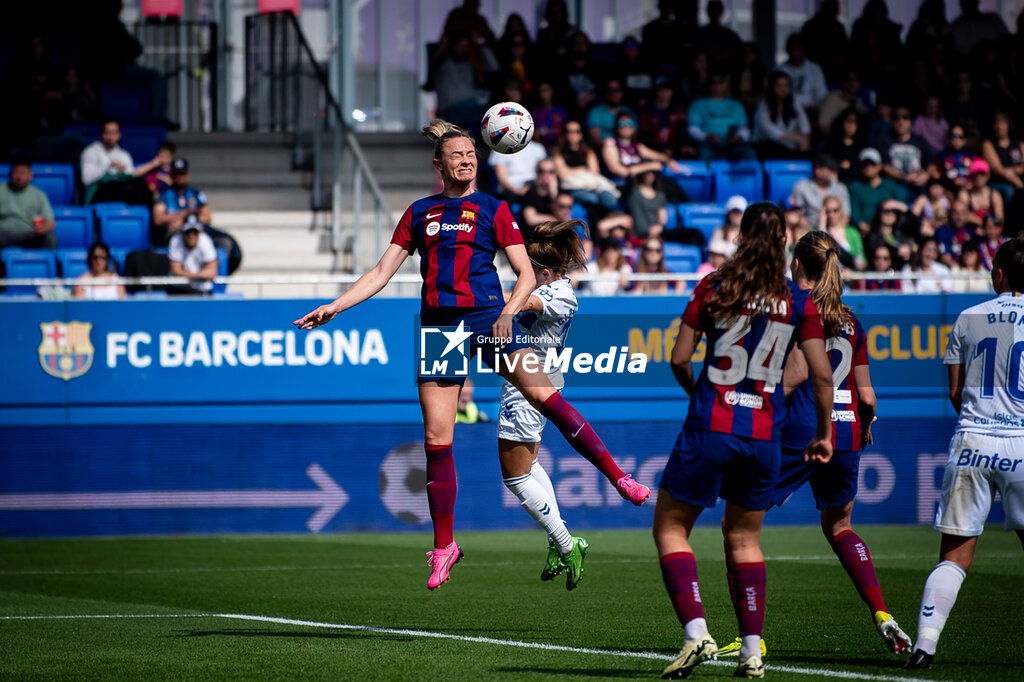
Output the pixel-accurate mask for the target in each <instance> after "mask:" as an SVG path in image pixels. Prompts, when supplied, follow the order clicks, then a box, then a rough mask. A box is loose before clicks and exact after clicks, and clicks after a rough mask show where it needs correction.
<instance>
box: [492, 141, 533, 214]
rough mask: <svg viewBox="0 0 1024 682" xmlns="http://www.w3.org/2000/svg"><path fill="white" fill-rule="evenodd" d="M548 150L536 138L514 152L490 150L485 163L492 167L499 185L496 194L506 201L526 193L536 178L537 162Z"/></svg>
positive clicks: (514, 199) (516, 198) (513, 199)
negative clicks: (506, 152) (503, 152)
mask: <svg viewBox="0 0 1024 682" xmlns="http://www.w3.org/2000/svg"><path fill="white" fill-rule="evenodd" d="M547 156H548V152H547V150H546V149H544V145H542V144H541V143H540V142H537V140H532V141H531V142H530V144H528V145H526V147H525V148H524V149H522V150H520V151H518V152H516V153H515V154H499V153H498V152H495V151H492V152H491V155H490V157H488V159H487V163H489V164H490V165H491V168H493V169H494V175H495V178H496V179H497V180H498V185H499V186H500V187H499V188H498V191H497V193H496V194H497V196H499V197H501V198H502V199H505V200H506V201H519V197H520V196H522V195H523V194H526V190H528V189H529V187H530V183H531V182H534V181H535V180H536V179H537V164H538V163H540V161H541V160H542V159H546V158H547Z"/></svg>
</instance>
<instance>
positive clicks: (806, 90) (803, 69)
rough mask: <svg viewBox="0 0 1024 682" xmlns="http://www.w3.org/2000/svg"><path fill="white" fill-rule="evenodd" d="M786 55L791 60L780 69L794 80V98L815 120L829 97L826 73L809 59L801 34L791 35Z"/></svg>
mask: <svg viewBox="0 0 1024 682" xmlns="http://www.w3.org/2000/svg"><path fill="white" fill-rule="evenodd" d="M786 54H787V55H789V59H788V60H787V61H786V62H785V63H784V64H782V66H780V67H779V70H780V71H785V72H786V73H788V74H789V77H790V78H792V79H793V97H795V98H796V103H797V104H799V105H800V106H801V107H803V109H804V111H805V112H807V116H808V118H815V116H816V115H817V112H818V107H819V106H820V105H821V101H822V100H823V99H825V96H826V95H828V86H827V85H826V84H825V73H824V72H823V71H822V70H821V67H820V66H818V65H817V64H815V63H814V62H812V61H811V60H809V59H808V58H807V48H806V47H805V46H804V39H803V38H802V37H801V36H800V34H799V33H791V34H790V36H789V38H787V39H786Z"/></svg>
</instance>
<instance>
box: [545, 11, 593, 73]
mask: <svg viewBox="0 0 1024 682" xmlns="http://www.w3.org/2000/svg"><path fill="white" fill-rule="evenodd" d="M576 33H577V30H576V27H575V26H573V25H572V24H570V23H569V9H568V8H567V7H566V5H565V0H548V3H547V5H546V6H545V7H544V25H543V26H542V27H541V28H540V30H539V31H537V41H536V43H535V46H536V48H537V52H538V59H539V61H540V63H541V64H557V63H559V62H560V61H561V60H562V59H563V58H564V57H565V54H566V52H567V50H568V46H569V42H570V40H571V39H572V37H573V36H574V35H575V34H576ZM584 37H586V36H584Z"/></svg>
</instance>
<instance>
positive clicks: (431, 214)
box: [424, 211, 444, 220]
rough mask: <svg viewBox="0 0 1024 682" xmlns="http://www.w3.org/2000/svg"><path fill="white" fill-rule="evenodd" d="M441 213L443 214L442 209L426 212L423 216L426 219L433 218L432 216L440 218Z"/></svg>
mask: <svg viewBox="0 0 1024 682" xmlns="http://www.w3.org/2000/svg"><path fill="white" fill-rule="evenodd" d="M442 215H444V211H438V212H437V213H428V214H427V215H426V216H424V217H425V218H426V219H427V220H433V219H434V218H440V217H441V216H442Z"/></svg>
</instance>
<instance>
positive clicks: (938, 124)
mask: <svg viewBox="0 0 1024 682" xmlns="http://www.w3.org/2000/svg"><path fill="white" fill-rule="evenodd" d="M910 132H911V133H914V134H915V135H920V136H921V137H922V138H923V139H924V141H925V142H927V143H928V146H929V147H930V148H931V150H932V152H933V153H935V154H938V153H940V152H941V151H942V150H943V148H944V147H945V146H946V136H947V135H948V134H949V123H947V122H946V119H945V118H944V117H943V115H942V102H941V101H939V98H938V97H935V96H931V97H928V98H926V99H925V101H924V110H922V111H921V113H920V114H918V115H917V118H915V119H914V123H913V125H911V126H910Z"/></svg>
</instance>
